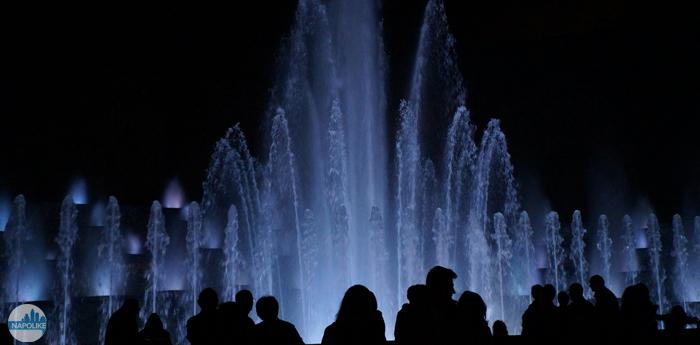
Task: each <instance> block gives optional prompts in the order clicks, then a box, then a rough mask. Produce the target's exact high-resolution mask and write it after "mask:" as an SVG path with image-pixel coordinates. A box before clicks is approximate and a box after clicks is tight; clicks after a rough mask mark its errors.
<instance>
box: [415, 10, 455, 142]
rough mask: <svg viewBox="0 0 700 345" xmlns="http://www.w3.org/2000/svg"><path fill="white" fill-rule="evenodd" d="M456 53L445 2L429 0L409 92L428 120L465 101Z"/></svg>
mask: <svg viewBox="0 0 700 345" xmlns="http://www.w3.org/2000/svg"><path fill="white" fill-rule="evenodd" d="M456 56H457V53H456V51H455V39H454V37H453V36H452V34H451V33H450V30H449V25H448V22H447V14H446V13H445V5H444V2H443V1H442V0H430V1H428V2H427V3H426V5H425V12H424V14H423V23H422V24H421V28H420V36H419V38H418V49H417V50H416V60H415V63H414V67H413V74H412V79H411V89H410V96H409V102H410V103H411V106H412V107H413V109H414V111H415V112H416V113H417V114H418V117H419V118H421V121H426V124H427V122H428V121H434V120H435V119H444V118H445V116H448V115H449V114H452V112H454V111H455V110H456V109H457V108H458V107H460V106H463V105H464V104H465V99H466V91H465V88H464V80H463V78H462V73H461V72H460V71H459V66H458V65H457V60H456ZM434 125H435V123H433V126H434ZM437 138H439V137H435V138H430V139H437ZM431 142H432V140H431Z"/></svg>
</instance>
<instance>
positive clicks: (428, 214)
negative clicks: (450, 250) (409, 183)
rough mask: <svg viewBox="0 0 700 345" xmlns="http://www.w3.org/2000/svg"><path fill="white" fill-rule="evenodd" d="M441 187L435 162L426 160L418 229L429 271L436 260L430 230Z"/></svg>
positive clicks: (422, 178) (425, 262)
mask: <svg viewBox="0 0 700 345" xmlns="http://www.w3.org/2000/svg"><path fill="white" fill-rule="evenodd" d="M438 188H439V186H438V181H437V177H436V176H435V166H434V165H433V161H432V160H430V159H426V160H425V161H424V163H423V166H422V173H421V177H420V187H419V191H418V200H419V204H420V207H419V212H418V216H417V219H418V222H419V225H418V228H419V229H421V230H420V235H421V237H420V253H421V257H422V258H423V262H422V264H423V269H424V270H425V271H427V270H428V269H430V267H432V266H433V264H434V260H435V253H434V250H433V249H434V247H433V246H432V244H433V241H432V240H431V239H432V233H431V232H430V231H428V229H432V228H433V221H434V220H435V209H436V207H437V204H438V203H439V202H441V201H442V200H440V197H439V195H440V194H439V192H440V191H439V189H438Z"/></svg>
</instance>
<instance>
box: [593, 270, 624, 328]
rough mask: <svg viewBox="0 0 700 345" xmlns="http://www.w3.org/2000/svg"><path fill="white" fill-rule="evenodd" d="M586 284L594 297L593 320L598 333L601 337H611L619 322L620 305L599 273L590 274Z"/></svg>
mask: <svg viewBox="0 0 700 345" xmlns="http://www.w3.org/2000/svg"><path fill="white" fill-rule="evenodd" d="M588 285H589V286H590V287H591V290H592V291H593V297H594V298H595V305H594V306H595V309H594V310H595V320H596V324H597V328H598V334H599V335H600V336H601V337H602V338H603V339H611V338H612V337H614V336H615V332H614V331H615V328H616V327H617V325H618V322H619V314H620V307H619V305H618V303H617V297H615V294H614V293H613V292H612V291H610V289H608V288H607V287H606V286H605V280H603V277H601V276H599V275H597V274H596V275H594V276H592V277H591V278H590V279H589V281H588Z"/></svg>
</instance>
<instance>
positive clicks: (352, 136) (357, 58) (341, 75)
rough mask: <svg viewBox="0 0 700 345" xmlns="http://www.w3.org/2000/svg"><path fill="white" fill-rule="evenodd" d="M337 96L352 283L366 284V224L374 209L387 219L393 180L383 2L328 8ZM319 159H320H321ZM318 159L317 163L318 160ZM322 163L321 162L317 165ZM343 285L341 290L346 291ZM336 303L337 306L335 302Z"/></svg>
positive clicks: (344, 3)
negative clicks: (344, 156) (342, 133)
mask: <svg viewBox="0 0 700 345" xmlns="http://www.w3.org/2000/svg"><path fill="white" fill-rule="evenodd" d="M328 8H329V23H331V35H332V36H331V37H332V40H333V41H332V48H333V52H334V53H335V54H334V55H333V61H334V63H335V73H336V76H337V80H334V82H337V83H338V84H337V92H338V96H339V101H340V105H341V107H342V108H341V110H342V113H343V117H344V119H345V121H344V123H345V127H344V130H345V139H346V145H347V146H346V147H347V181H348V182H349V185H350V186H351V187H348V205H346V207H345V208H346V209H347V214H348V215H349V217H348V224H349V231H350V232H349V240H350V245H351V249H352V252H351V254H352V255H350V269H351V272H350V273H351V278H352V279H353V280H354V281H359V282H364V281H367V280H368V276H369V274H368V272H366V271H365V270H364V267H366V266H367V264H368V262H367V260H368V258H369V255H368V253H367V248H369V243H368V238H369V236H368V233H367V231H368V229H367V220H368V219H369V218H370V216H371V215H370V213H371V207H372V206H377V207H379V209H380V210H381V211H382V214H384V215H386V214H388V212H390V210H389V208H388V207H389V202H388V198H389V192H388V178H389V177H390V175H389V173H388V171H389V161H388V147H387V145H386V138H387V135H388V133H387V130H386V126H387V121H386V103H387V101H386V100H387V95H386V90H385V85H386V81H385V79H386V77H385V75H386V68H385V55H386V54H385V52H384V42H383V39H382V37H383V35H382V32H381V30H382V24H381V22H382V21H381V18H380V16H381V5H380V1H379V0H364V1H349V0H343V1H331V2H329V3H328ZM317 157H319V156H317ZM314 159H317V158H314ZM316 164H318V163H316ZM346 288H347V286H344V287H343V289H342V290H345V289H346ZM333 303H334V302H333Z"/></svg>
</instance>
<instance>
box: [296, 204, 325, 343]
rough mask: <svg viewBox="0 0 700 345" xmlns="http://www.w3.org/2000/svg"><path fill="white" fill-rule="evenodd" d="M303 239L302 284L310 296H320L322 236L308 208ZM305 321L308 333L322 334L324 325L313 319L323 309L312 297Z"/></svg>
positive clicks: (308, 304) (307, 301) (308, 303)
mask: <svg viewBox="0 0 700 345" xmlns="http://www.w3.org/2000/svg"><path fill="white" fill-rule="evenodd" d="M301 224H302V226H301V228H302V240H301V250H302V253H303V256H302V260H301V269H302V271H303V277H304V279H305V281H304V282H303V283H302V286H304V287H306V289H307V291H308V295H309V296H319V294H320V293H321V292H322V291H319V290H320V289H318V287H319V282H318V281H319V278H320V277H319V268H320V264H321V262H320V254H321V253H320V237H319V234H318V224H317V223H316V217H315V216H314V213H313V212H312V211H311V210H309V209H306V210H305V211H304V218H303V220H302V223H301ZM304 310H305V311H306V315H305V316H304V317H305V322H306V324H307V325H309V326H308V329H307V334H311V335H315V334H322V333H321V332H323V329H322V325H320V324H314V323H313V321H315V320H318V319H319V318H320V317H322V315H321V313H322V311H321V310H322V309H321V308H320V307H319V305H318V304H317V303H313V302H312V301H311V299H307V300H306V306H305V307H304Z"/></svg>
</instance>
